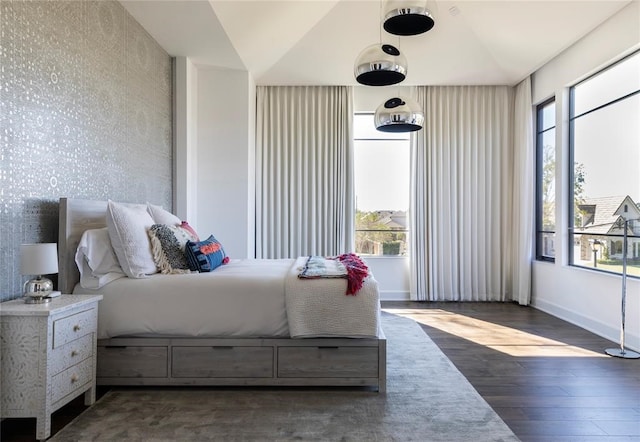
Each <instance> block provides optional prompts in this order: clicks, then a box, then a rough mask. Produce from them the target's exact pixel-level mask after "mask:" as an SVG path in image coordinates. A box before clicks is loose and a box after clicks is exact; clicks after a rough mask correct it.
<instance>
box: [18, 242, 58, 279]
mask: <svg viewBox="0 0 640 442" xmlns="http://www.w3.org/2000/svg"><path fill="white" fill-rule="evenodd" d="M20 273H21V274H23V275H50V274H52V273H58V247H57V244H56V243H40V244H22V245H21V246H20Z"/></svg>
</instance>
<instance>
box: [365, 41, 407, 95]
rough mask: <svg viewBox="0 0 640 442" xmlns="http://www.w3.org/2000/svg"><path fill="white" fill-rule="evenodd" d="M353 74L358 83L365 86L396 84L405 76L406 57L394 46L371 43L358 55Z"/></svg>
mask: <svg viewBox="0 0 640 442" xmlns="http://www.w3.org/2000/svg"><path fill="white" fill-rule="evenodd" d="M354 74H355V76H356V80H357V81H358V83H360V84H364V85H367V86H389V85H392V84H397V83H400V82H401V81H402V80H404V79H405V78H406V76H407V59H406V58H405V56H404V55H403V54H401V53H400V51H399V50H398V49H397V48H396V47H395V46H392V45H389V44H375V45H371V46H368V47H367V48H365V49H364V50H363V51H362V52H361V53H360V55H358V58H357V59H356V63H355V67H354Z"/></svg>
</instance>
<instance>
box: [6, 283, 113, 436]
mask: <svg viewBox="0 0 640 442" xmlns="http://www.w3.org/2000/svg"><path fill="white" fill-rule="evenodd" d="M101 299H102V295H62V296H59V297H57V298H54V299H53V300H52V301H51V302H50V303H47V304H25V302H24V299H15V300H13V301H7V302H3V303H0V365H1V368H2V379H1V380H0V391H1V392H2V398H1V401H2V407H1V408H0V416H2V417H3V418H8V417H35V418H36V437H37V438H38V439H39V440H44V439H46V438H47V437H49V435H50V433H51V413H53V412H54V411H56V410H57V409H59V408H60V407H62V406H63V405H65V404H67V403H69V402H70V401H71V400H73V399H75V398H76V397H78V396H79V395H80V394H82V393H84V394H85V396H84V402H85V404H86V405H92V404H93V403H94V402H95V400H96V343H97V324H98V302H99V301H100V300H101Z"/></svg>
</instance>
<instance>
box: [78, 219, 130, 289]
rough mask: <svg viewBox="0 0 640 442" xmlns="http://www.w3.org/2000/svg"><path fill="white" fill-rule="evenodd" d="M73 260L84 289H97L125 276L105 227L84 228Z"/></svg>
mask: <svg viewBox="0 0 640 442" xmlns="http://www.w3.org/2000/svg"><path fill="white" fill-rule="evenodd" d="M75 261H76V265H77V266H78V270H79V271H80V286H82V287H83V288H85V289H99V288H100V287H102V286H104V285H106V284H108V283H110V282H111V281H115V280H116V279H118V278H124V277H125V276H127V275H125V274H124V272H123V271H122V267H120V263H119V262H118V258H117V257H116V254H115V252H114V251H113V247H112V246H111V240H110V239H109V231H108V230H107V228H106V227H103V228H102V229H89V230H85V232H84V233H83V234H82V238H80V243H79V244H78V248H77V249H76V257H75Z"/></svg>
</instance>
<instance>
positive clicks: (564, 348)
mask: <svg viewBox="0 0 640 442" xmlns="http://www.w3.org/2000/svg"><path fill="white" fill-rule="evenodd" d="M383 310H384V311H386V312H389V313H393V314H395V315H399V316H404V317H407V318H411V319H413V320H414V321H416V322H418V323H421V324H425V325H428V326H429V327H433V328H437V329H438V330H441V331H443V332H445V333H449V334H451V335H454V336H458V337H460V338H463V339H466V340H468V341H471V342H474V343H476V344H478V345H482V346H485V347H488V348H491V349H493V350H496V351H499V352H502V353H505V354H508V355H510V356H514V357H589V358H593V357H603V358H606V357H607V355H606V354H604V353H597V352H594V351H591V350H586V349H584V348H580V347H576V346H574V345H569V344H566V343H564V342H560V341H556V340H553V339H549V338H545V337H542V336H538V335H535V334H532V333H527V332H523V331H521V330H516V329H513V328H510V327H506V326H503V325H499V324H494V323H492V322H487V321H482V320H480V319H476V318H470V317H468V316H465V315H461V314H458V313H453V312H448V311H445V310H440V309H397V308H384V309H383Z"/></svg>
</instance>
